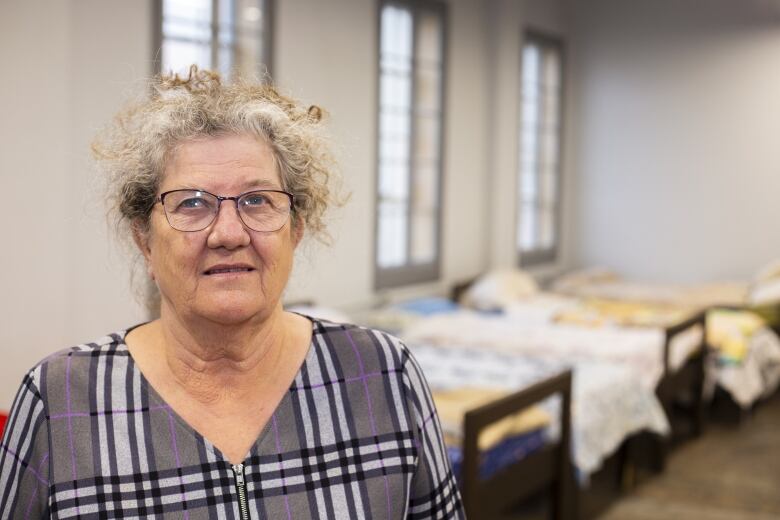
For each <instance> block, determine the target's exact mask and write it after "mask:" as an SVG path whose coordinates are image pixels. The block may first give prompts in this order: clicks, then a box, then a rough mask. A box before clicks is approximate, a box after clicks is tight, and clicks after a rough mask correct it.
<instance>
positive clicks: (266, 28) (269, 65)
mask: <svg viewBox="0 0 780 520" xmlns="http://www.w3.org/2000/svg"><path fill="white" fill-rule="evenodd" d="M164 1H165V0H153V2H152V27H154V32H153V34H152V51H153V52H154V57H153V60H152V66H153V72H154V73H155V74H161V73H163V72H167V71H164V70H162V46H163V2H164ZM210 1H211V12H212V15H214V13H216V12H217V11H218V7H217V2H218V1H219V0H210ZM263 2H264V3H265V14H264V16H263V24H262V45H263V49H267V52H264V54H265V56H264V63H263V64H264V65H265V68H266V75H267V76H268V77H273V71H274V46H273V42H274V33H273V30H274V25H276V24H275V23H274V18H275V5H274V4H275V0H263ZM215 41H218V40H217V28H216V27H215V25H214V24H212V26H211V59H212V62H213V61H214V55H215V54H216V53H217V51H218V45H214V42H215ZM209 68H210V67H209ZM262 79H264V78H262Z"/></svg>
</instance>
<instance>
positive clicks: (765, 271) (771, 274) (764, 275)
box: [753, 259, 780, 284]
mask: <svg viewBox="0 0 780 520" xmlns="http://www.w3.org/2000/svg"><path fill="white" fill-rule="evenodd" d="M769 280H780V259H778V260H775V261H774V262H770V263H768V264H767V265H765V266H764V267H762V268H761V269H760V270H759V271H758V273H756V276H755V278H753V281H754V282H756V284H758V283H759V282H766V281H769Z"/></svg>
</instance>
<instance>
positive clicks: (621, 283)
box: [552, 265, 780, 410]
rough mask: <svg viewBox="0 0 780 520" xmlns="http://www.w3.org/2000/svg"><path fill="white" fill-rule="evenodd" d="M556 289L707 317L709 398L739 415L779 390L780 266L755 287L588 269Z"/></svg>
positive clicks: (585, 298) (765, 271) (759, 279)
mask: <svg viewBox="0 0 780 520" xmlns="http://www.w3.org/2000/svg"><path fill="white" fill-rule="evenodd" d="M552 288H553V289H554V290H557V291H558V292H562V293H565V294H568V295H576V296H577V297H579V299H580V300H581V301H585V302H588V301H601V302H612V304H613V305H629V306H635V307H637V308H641V307H652V308H666V309H671V310H673V309H676V308H681V307H684V308H689V309H698V310H699V311H701V312H706V323H707V338H708V344H709V347H710V348H711V355H710V356H709V358H708V359H707V369H708V374H709V375H710V378H709V381H708V383H709V384H708V389H707V390H708V391H707V392H706V393H707V395H708V396H712V395H713V394H714V393H715V389H716V387H717V389H719V390H722V391H723V392H721V393H724V394H725V395H727V396H728V398H729V399H730V400H731V401H732V402H733V403H734V405H736V406H737V407H738V408H739V409H740V410H748V409H750V408H751V407H752V406H753V404H754V403H755V402H756V401H758V400H760V399H762V398H765V397H767V396H769V395H771V394H772V393H773V392H774V391H776V389H777V388H778V385H780V337H778V332H780V265H770V266H768V267H767V268H765V269H763V270H762V272H760V273H759V274H757V275H756V276H755V277H754V280H753V282H752V283H751V284H739V283H733V282H732V283H730V282H720V283H709V284H699V285H688V286H683V285H668V284H667V285H663V284H646V283H638V282H633V281H627V280H625V279H623V278H621V277H619V276H618V275H617V274H615V273H612V272H610V271H608V270H605V269H587V270H583V271H579V272H575V273H572V274H569V275H566V276H563V277H561V278H560V279H558V280H557V281H556V282H555V283H554V284H553V285H552Z"/></svg>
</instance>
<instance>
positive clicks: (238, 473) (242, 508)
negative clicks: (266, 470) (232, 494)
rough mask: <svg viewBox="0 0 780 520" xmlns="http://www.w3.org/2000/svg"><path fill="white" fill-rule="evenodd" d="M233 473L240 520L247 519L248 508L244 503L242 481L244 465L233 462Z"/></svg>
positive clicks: (243, 485)
mask: <svg viewBox="0 0 780 520" xmlns="http://www.w3.org/2000/svg"><path fill="white" fill-rule="evenodd" d="M233 474H234V475H235V477H236V492H237V493H238V511H239V514H240V515H241V520H249V508H248V507H247V503H246V482H244V465H243V464H233Z"/></svg>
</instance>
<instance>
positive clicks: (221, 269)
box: [204, 265, 254, 276]
mask: <svg viewBox="0 0 780 520" xmlns="http://www.w3.org/2000/svg"><path fill="white" fill-rule="evenodd" d="M250 271H254V268H253V267H249V266H243V265H240V266H214V267H212V268H210V269H207V270H206V271H205V272H204V274H206V275H207V276H211V275H218V274H219V275H224V274H235V273H248V272H250Z"/></svg>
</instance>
